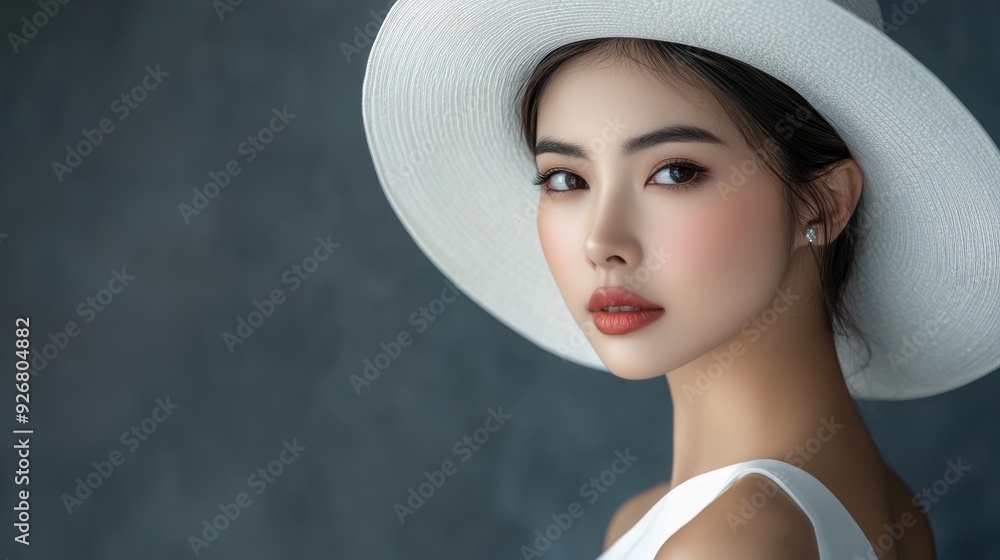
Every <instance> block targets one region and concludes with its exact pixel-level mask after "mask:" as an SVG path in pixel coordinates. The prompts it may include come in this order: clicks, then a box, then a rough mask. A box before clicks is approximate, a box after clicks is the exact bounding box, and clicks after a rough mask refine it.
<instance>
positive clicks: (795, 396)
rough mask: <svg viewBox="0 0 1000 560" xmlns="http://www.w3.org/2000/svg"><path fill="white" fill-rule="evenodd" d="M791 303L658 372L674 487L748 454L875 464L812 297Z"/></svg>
mask: <svg viewBox="0 0 1000 560" xmlns="http://www.w3.org/2000/svg"><path fill="white" fill-rule="evenodd" d="M803 299H805V298H803ZM776 301H777V300H776ZM776 307H777V305H776ZM796 307H798V309H794V310H790V311H787V312H778V313H765V314H762V318H761V319H760V320H759V321H758V322H756V323H753V322H751V323H750V324H748V325H745V326H744V328H743V329H742V330H741V331H740V333H739V334H738V335H737V336H735V337H734V338H732V339H731V340H728V341H726V342H725V343H724V344H722V345H720V346H718V347H717V348H715V349H714V350H713V351H710V352H708V353H707V354H705V355H704V356H702V357H701V358H699V359H697V360H694V361H693V362H690V363H688V364H686V365H685V366H683V367H681V368H679V369H676V370H673V371H671V372H670V373H668V374H667V376H666V377H667V382H668V385H669V387H670V393H671V399H672V401H673V408H674V444H673V454H674V457H673V472H672V482H673V484H674V485H677V484H679V483H681V482H683V481H685V480H687V479H689V478H691V477H693V476H696V475H698V474H702V473H705V472H708V471H710V470H714V469H717V468H721V467H724V466H728V465H732V464H735V463H739V462H743V461H749V460H752V459H762V458H771V459H777V460H780V461H785V462H787V463H791V464H793V465H796V466H799V467H800V468H803V469H805V470H807V471H814V472H815V471H821V470H823V468H824V467H823V465H836V464H840V465H844V464H847V463H845V461H848V460H853V461H854V462H857V460H858V459H862V460H870V461H878V462H880V461H881V458H880V457H879V455H878V451H877V448H876V447H875V445H874V442H873V441H872V440H871V438H870V436H869V435H868V432H867V430H866V429H865V427H864V423H863V421H862V419H861V418H860V416H859V415H858V413H857V410H856V408H855V406H854V401H853V400H852V398H851V396H850V393H849V391H848V389H847V385H846V382H845V381H844V377H843V373H842V371H841V369H840V365H839V362H838V360H837V354H836V346H835V345H834V336H833V333H832V332H830V330H829V329H828V328H827V327H826V324H825V321H823V320H822V318H823V314H822V311H821V310H820V309H819V308H818V307H817V306H816V305H815V303H814V304H812V305H810V304H809V303H808V302H807V303H805V304H804V305H798V304H796ZM768 320H770V321H771V322H770V323H767V322H766V321H768Z"/></svg>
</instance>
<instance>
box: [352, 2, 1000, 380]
mask: <svg viewBox="0 0 1000 560" xmlns="http://www.w3.org/2000/svg"><path fill="white" fill-rule="evenodd" d="M841 4H844V5H846V6H847V7H845V6H842V5H841ZM601 37H637V38H646V39H656V40H662V41H670V42H675V43H682V44H686V45H691V46H695V47H700V48H703V49H707V50H710V51H714V52H716V53H720V54H724V55H727V56H729V57H732V58H735V59H738V60H741V61H743V62H746V63H748V64H750V65H752V66H754V67H756V68H758V69H760V70H763V71H764V72H767V73H768V74H770V75H771V76H774V77H775V78H777V79H779V80H781V81H782V82H784V83H785V84H787V85H789V86H791V87H792V88H794V89H795V90H796V91H797V92H798V93H799V94H801V95H802V96H803V97H804V98H805V99H806V100H807V101H809V103H811V104H812V106H813V107H814V108H815V109H816V110H817V111H819V112H820V113H821V114H822V116H823V117H825V118H826V119H827V120H828V121H829V122H830V123H831V124H832V125H833V127H834V128H835V129H836V131H837V132H838V133H839V134H840V136H841V137H842V138H843V139H844V140H845V141H846V142H847V145H848V147H849V148H850V151H851V153H852V155H853V156H854V158H855V160H856V161H857V162H858V164H859V165H860V166H861V168H862V169H863V171H864V174H865V179H866V182H865V186H864V189H865V194H864V197H863V199H862V206H861V207H859V209H858V211H865V212H867V214H866V217H867V219H868V222H869V223H868V226H867V227H866V228H865V231H864V235H863V236H862V237H860V239H859V245H858V255H857V259H858V261H857V263H858V271H859V274H857V275H855V276H854V278H853V279H852V280H851V282H850V283H849V284H848V286H847V288H846V289H847V294H846V297H845V301H846V302H848V304H850V302H854V304H851V308H852V309H853V312H854V313H855V314H856V316H857V317H858V319H859V320H860V322H861V325H862V327H863V328H864V330H865V331H866V332H867V334H868V335H869V336H870V339H871V355H870V356H869V355H868V354H867V353H866V352H864V351H862V348H863V347H862V346H860V345H859V343H858V342H857V338H856V337H851V338H846V337H844V336H843V335H840V334H838V335H837V338H836V344H837V353H838V357H839V360H840V364H841V368H842V369H843V371H844V373H845V378H846V380H847V383H848V387H849V389H850V391H851V394H852V395H853V396H855V397H860V398H877V399H906V398H917V397H923V396H927V395H933V394H937V393H942V392H944V391H947V390H950V389H953V388H955V387H959V386H961V385H964V384H966V383H969V382H971V381H973V380H975V379H977V378H979V377H981V376H983V375H985V374H987V373H989V372H990V371H992V370H994V369H997V368H998V367H1000V267H998V264H997V258H998V256H1000V221H998V220H1000V151H998V150H997V147H996V145H995V144H994V143H993V141H992V140H991V139H990V137H989V136H988V135H987V134H986V132H985V131H984V130H983V128H982V127H981V126H980V125H979V123H978V122H977V121H976V119H975V118H974V117H973V116H972V115H971V114H970V113H969V112H968V110H967V109H966V108H965V107H964V106H963V105H962V104H961V102H959V101H958V99H956V98H955V96H954V95H953V94H952V93H951V92H950V91H949V90H948V88H947V87H945V85H944V84H942V83H941V82H940V81H939V80H938V79H937V78H936V77H935V76H934V75H933V74H932V73H931V72H930V71H929V70H928V69H927V68H925V67H924V66H923V65H922V64H920V63H919V62H918V61H917V60H916V59H914V58H913V56H911V55H910V54H909V53H907V52H906V51H905V50H904V49H903V48H902V47H900V46H899V45H897V44H896V43H895V42H894V41H892V40H891V39H890V38H889V37H888V36H887V35H886V33H885V32H884V31H883V26H882V18H881V15H880V11H879V8H878V6H877V4H875V3H874V2H871V1H865V0H858V1H854V2H850V1H848V0H842V2H840V3H837V2H833V1H831V0H574V1H573V2H566V1H565V0H503V1H495V0H488V1H487V0H475V1H463V2H459V1H448V0H399V1H398V2H397V3H396V4H394V5H393V6H392V8H391V9H390V10H389V12H388V14H387V15H386V17H385V20H384V22H383V23H382V26H381V29H380V30H379V32H378V35H377V37H376V38H375V40H374V42H373V44H372V50H371V54H370V57H369V60H368V66H367V71H366V74H365V80H364V91H363V115H364V124H365V133H366V135H367V139H368V144H369V148H370V150H371V154H372V159H373V161H374V165H375V170H376V172H377V174H378V178H379V180H380V181H381V184H382V188H383V189H384V191H385V194H386V196H387V198H388V199H389V203H390V204H391V206H392V208H393V210H394V211H395V212H396V214H397V215H398V216H399V219H400V220H401V221H402V223H403V225H404V226H405V227H406V229H407V231H408V232H409V233H410V235H411V236H412V237H413V239H414V240H415V241H416V243H417V245H418V246H419V247H420V249H421V250H423V252H424V253H425V254H426V255H427V256H428V258H430V259H431V261H433V262H434V264H435V265H436V266H437V267H438V268H439V269H440V270H441V272H442V273H443V274H444V275H445V276H446V277H448V278H449V279H450V280H451V281H452V282H454V284H456V286H457V287H458V288H459V289H460V290H461V291H463V292H464V293H465V294H466V295H468V296H469V297H470V298H471V299H472V300H474V301H475V302H476V303H478V304H479V305H480V306H482V307H483V308H485V309H486V310H487V311H488V312H489V313H491V314H492V315H493V316H494V317H496V318H497V319H499V320H500V321H501V322H503V323H504V324H505V325H507V326H509V327H510V328H512V329H514V330H515V331H516V332H518V333H520V334H521V335H522V336H524V337H525V338H527V339H529V340H530V341H532V342H534V343H535V344H537V345H538V346H541V347H542V348H544V349H546V350H548V351H550V352H552V353H555V354H557V355H559V356H561V357H563V358H564V359H568V360H571V361H573V362H576V363H578V364H582V365H585V366H589V367H591V368H595V369H599V370H604V371H607V368H606V367H605V366H604V365H603V364H602V362H601V360H600V359H599V358H598V356H597V354H596V353H595V351H594V349H593V347H592V346H591V345H590V343H589V342H588V340H587V338H586V337H585V336H584V334H583V331H582V330H581V328H580V327H579V326H578V325H577V324H576V322H575V321H574V319H573V317H572V316H571V314H570V312H569V310H568V309H567V307H566V304H565V302H564V300H563V299H562V297H561V296H560V293H559V291H558V289H557V287H556V284H555V282H554V280H553V278H552V275H551V272H550V271H549V269H548V266H547V264H546V261H545V258H544V256H543V253H542V250H541V245H540V242H539V239H538V232H537V228H536V224H535V212H536V210H537V204H538V191H537V187H535V186H534V185H533V184H532V179H533V178H534V174H535V172H536V167H535V162H534V156H533V155H532V153H531V152H530V150H529V149H528V148H527V146H526V145H524V141H523V139H522V138H523V137H522V136H521V132H520V125H519V104H518V103H519V94H520V92H521V90H522V88H523V86H524V83H525V81H526V80H527V77H528V76H529V75H530V74H531V72H532V71H533V70H534V68H535V66H536V65H537V63H538V62H539V61H540V60H541V59H542V58H543V57H544V56H545V55H546V54H548V53H549V52H551V51H552V50H554V49H556V48H557V47H560V46H562V45H565V44H567V43H572V42H576V41H581V40H585V39H594V38H601ZM869 358H870V359H869Z"/></svg>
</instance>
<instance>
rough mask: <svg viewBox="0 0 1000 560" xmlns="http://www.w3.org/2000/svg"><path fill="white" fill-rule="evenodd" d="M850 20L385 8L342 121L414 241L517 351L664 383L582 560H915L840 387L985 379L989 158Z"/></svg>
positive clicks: (782, 13)
mask: <svg viewBox="0 0 1000 560" xmlns="http://www.w3.org/2000/svg"><path fill="white" fill-rule="evenodd" d="M852 9H853V10H854V11H849V10H847V9H845V8H843V7H841V6H840V5H838V4H836V3H834V2H830V1H827V0H808V1H796V2H792V1H779V0H774V1H769V2H754V3H751V2H742V1H736V2H733V1H728V2H721V1H719V2H706V1H701V2H697V3H696V2H693V1H692V2H684V1H672V2H666V1H664V2H659V3H657V2H653V3H647V2H628V1H619V2H610V3H609V2H606V1H603V2H597V1H594V2H582V3H573V5H572V6H566V5H564V4H563V3H560V2H556V1H552V2H531V3H522V2H513V3H505V4H504V5H503V6H499V5H492V6H478V5H474V6H465V5H462V6H453V7H448V6H444V5H442V4H441V3H435V2H423V1H411V2H405V1H404V2H402V3H399V4H397V5H396V6H394V7H393V9H392V10H391V11H390V13H389V15H388V16H387V18H386V22H385V24H384V26H383V29H382V31H381V32H380V34H379V37H378V38H377V39H376V42H375V45H374V46H373V50H372V55H371V58H370V60H369V68H368V74H367V75H366V82H365V101H364V106H365V124H366V131H367V133H368V139H369V143H370V147H371V150H372V153H373V159H374V161H375V164H376V169H377V170H378V172H379V176H380V179H381V181H382V185H383V188H384V189H385V190H386V193H387V196H388V197H389V200H390V202H391V203H392V204H393V208H394V209H395V210H396V212H397V213H398V214H399V216H400V218H401V219H402V220H403V223H404V224H405V225H406V226H407V228H408V230H409V232H410V233H411V235H413V237H414V238H415V239H416V240H417V242H418V244H419V245H420V246H421V248H422V249H423V250H424V251H425V252H426V253H427V254H428V256H430V257H431V258H432V259H433V260H434V262H435V264H437V265H438V267H439V268H441V270H442V271H444V272H446V273H448V274H449V276H451V278H452V280H453V281H454V282H455V284H457V285H458V286H459V287H461V288H462V289H463V291H465V292H466V293H467V294H469V295H470V297H472V298H473V299H474V300H476V301H477V302H479V303H480V304H481V305H483V306H484V307H485V308H486V309H487V310H489V311H490V312H491V313H493V314H494V315H495V316H497V317H498V318H499V319H501V320H502V321H504V322H505V323H506V324H508V325H509V326H511V327H512V328H514V329H515V330H517V331H518V332H520V333H522V334H523V335H525V336H526V337H528V338H529V339H530V340H532V341H533V342H535V343H537V344H539V345H540V346H542V347H544V348H546V349H548V350H550V351H552V352H555V353H558V354H560V355H562V356H565V357H568V358H570V359H573V360H574V361H577V362H579V363H582V364H585V365H588V366H591V367H595V368H602V369H607V370H608V371H610V372H612V373H614V374H615V375H617V376H619V377H622V378H625V379H647V378H650V377H653V376H664V377H665V378H666V380H667V384H668V386H669V387H670V392H671V399H672V401H673V406H674V453H673V457H674V460H673V461H674V462H673V466H672V473H671V480H670V481H669V482H666V483H664V484H662V485H659V486H656V487H654V488H651V489H649V490H648V491H646V492H644V493H642V494H640V495H638V496H636V497H634V498H632V499H631V500H629V501H628V502H626V503H625V504H624V505H622V507H621V508H619V510H618V512H617V513H616V514H615V515H614V516H613V518H612V519H611V522H610V524H609V527H608V530H607V535H606V539H605V548H606V551H605V553H604V554H603V555H602V556H601V558H602V559H606V560H610V559H614V558H658V559H659V558H671V559H678V558H687V557H690V558H710V557H725V558H796V559H802V558H812V559H821V560H827V559H832V558H852V557H856V558H876V557H877V558H902V559H916V560H923V559H932V558H934V545H933V538H932V535H931V530H930V526H929V524H928V521H927V518H926V516H925V514H924V512H923V511H922V510H921V508H920V507H919V506H918V502H917V501H916V500H915V499H912V494H911V492H910V490H909V489H908V488H906V486H905V485H904V484H903V483H902V481H901V480H900V479H899V477H898V476H896V475H895V473H893V472H892V470H891V469H890V468H889V467H888V466H887V465H886V464H885V463H884V462H883V460H882V458H881V456H880V454H879V452H878V449H877V448H876V446H875V445H874V443H873V442H872V440H871V438H870V436H869V434H868V433H867V431H866V429H865V426H864V425H863V423H862V421H861V419H860V417H859V416H858V414H857V412H856V410H855V407H854V403H853V401H852V396H859V397H869V398H915V397H919V396H925V395H929V394H935V393H940V392H943V391H946V390H948V389H951V388H954V387H957V386H959V385H962V384H965V383H968V382H969V381H971V380H973V379H976V378H978V377H980V376H982V375H984V374H986V373H988V372H989V371H991V370H992V369H995V368H996V367H997V366H998V365H1000V350H998V349H997V348H996V346H995V345H994V344H991V343H990V341H995V340H997V339H998V338H1000V326H998V325H996V324H995V323H993V322H991V320H990V317H993V316H996V314H997V312H998V311H1000V295H998V293H997V292H998V290H1000V269H998V268H997V266H996V264H995V263H996V257H997V255H996V254H995V251H996V247H997V246H1000V245H998V243H1000V232H998V229H997V226H996V224H995V222H990V220H989V218H988V216H989V214H990V213H991V212H992V213H993V214H994V215H996V213H998V212H1000V182H998V179H997V178H998V177H1000V153H998V151H997V148H996V146H995V145H994V144H993V143H992V141H991V140H990V139H989V138H988V137H987V136H986V135H985V133H983V132H982V129H981V128H980V127H978V124H977V123H976V122H975V120H974V119H973V118H972V117H971V115H969V114H968V112H967V111H966V110H965V109H964V107H962V106H961V104H960V103H958V101H957V100H955V99H954V97H953V96H952V95H951V94H950V92H948V91H947V89H946V88H944V86H942V85H941V84H940V82H937V81H936V80H935V79H934V78H933V76H932V75H931V74H930V73H929V72H928V71H927V70H926V69H925V68H923V67H922V66H921V65H919V63H918V62H916V61H915V60H913V59H912V57H909V56H908V55H907V54H906V53H905V51H902V49H900V48H899V47H898V46H897V45H895V43H892V42H891V40H888V39H887V38H886V37H885V35H884V33H882V31H881V28H882V27H881V25H882V24H881V19H880V18H879V16H878V11H877V6H873V5H872V4H870V3H860V4H857V5H856V6H854V7H853V8H852ZM609 38H614V39H609ZM904 88H909V89H904ZM900 90H905V91H914V92H919V95H913V96H912V97H910V98H906V99H903V100H900V99H897V98H893V97H892V96H891V94H893V93H896V92H898V91H900ZM943 131H944V132H943ZM931 160H932V161H933V165H929V164H927V162H928V161H931ZM532 174H533V175H535V180H534V183H535V188H536V189H539V190H537V191H536V192H530V191H529V190H528V189H529V187H530V185H529V183H531V180H530V179H531V177H530V175H532ZM529 200H530V201H531V203H528V202H527V201H529ZM530 222H533V225H534V227H526V225H527V224H529V223H530ZM941 232H945V239H944V240H943V241H942V238H941V235H942V234H941ZM459 233H460V234H461V235H457V234H459ZM973 238H975V239H973ZM949 259H951V260H950V261H949V262H950V263H951V264H950V265H949V264H947V263H945V264H944V265H942V262H943V261H948V260H949ZM855 269H856V270H855ZM973 287H975V288H976V293H975V294H974V295H973V294H972V291H973V290H972V288H973ZM983 290H985V293H984V292H983Z"/></svg>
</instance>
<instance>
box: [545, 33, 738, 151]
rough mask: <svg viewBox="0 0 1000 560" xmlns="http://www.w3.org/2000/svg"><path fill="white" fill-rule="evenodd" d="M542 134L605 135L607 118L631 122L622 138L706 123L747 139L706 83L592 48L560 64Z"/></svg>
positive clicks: (726, 136)
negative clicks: (695, 83)
mask: <svg viewBox="0 0 1000 560" xmlns="http://www.w3.org/2000/svg"><path fill="white" fill-rule="evenodd" d="M537 114H538V117H537V118H538V122H537V136H538V137H539V138H540V137H542V136H557V137H559V138H564V139H566V140H573V139H576V140H580V139H586V138H589V137H594V135H595V134H597V135H600V134H601V132H600V127H602V126H607V124H606V120H607V119H616V118H617V119H618V122H622V123H624V124H625V126H626V127H627V131H626V133H625V134H623V135H621V136H620V138H619V140H624V139H625V138H626V137H628V136H632V135H635V134H640V133H642V132H645V131H646V130H648V129H652V128H655V127H657V126H662V125H667V124H687V125H696V126H700V127H702V128H706V129H708V130H709V131H711V132H713V133H715V134H716V135H717V136H719V137H720V138H722V139H723V140H725V141H726V142H727V143H728V144H729V145H730V146H739V145H742V142H741V137H740V133H739V130H738V129H737V127H736V124H735V123H733V122H732V120H731V119H730V118H729V116H728V115H727V113H726V111H725V110H724V108H723V107H722V105H721V104H719V102H718V100H716V98H715V96H714V95H712V93H711V92H709V91H708V90H707V89H705V88H704V87H696V86H692V85H690V84H689V83H687V82H686V81H684V80H683V79H682V78H681V77H679V76H678V77H676V78H671V77H670V75H669V73H668V74H667V75H664V74H663V73H662V72H658V71H654V70H653V69H650V68H646V67H643V66H642V65H640V64H638V63H636V62H635V61H632V60H630V59H625V58H622V57H620V56H614V55H611V56H601V53H596V52H589V53H586V54H584V55H580V56H578V57H575V58H573V59H571V60H569V61H567V62H565V63H564V64H563V65H562V66H560V67H559V68H558V69H557V70H556V71H555V72H554V73H553V75H552V77H551V78H550V80H549V82H548V84H546V86H545V89H544V90H543V91H542V94H541V96H540V97H539V103H538V113H537Z"/></svg>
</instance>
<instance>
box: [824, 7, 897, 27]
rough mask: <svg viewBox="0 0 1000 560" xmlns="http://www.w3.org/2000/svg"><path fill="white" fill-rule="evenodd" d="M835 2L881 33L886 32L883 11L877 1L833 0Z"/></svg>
mask: <svg viewBox="0 0 1000 560" xmlns="http://www.w3.org/2000/svg"><path fill="white" fill-rule="evenodd" d="M833 2H834V3H836V4H840V6H841V7H842V8H845V9H847V10H850V11H851V12H853V13H854V15H856V16H858V17H859V18H861V19H863V20H865V21H867V22H868V23H870V24H872V25H874V26H875V28H876V29H878V30H879V31H885V29H884V27H883V24H882V9H881V8H879V5H878V2H876V1H875V0H833Z"/></svg>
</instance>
